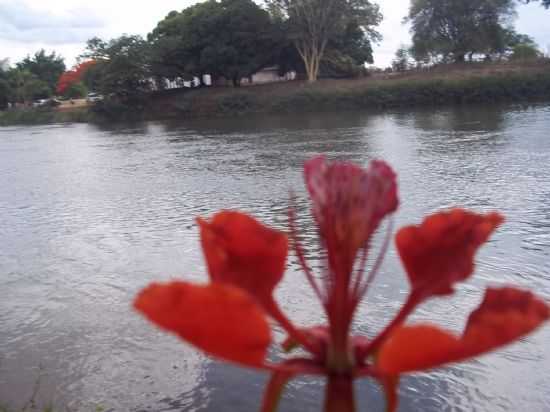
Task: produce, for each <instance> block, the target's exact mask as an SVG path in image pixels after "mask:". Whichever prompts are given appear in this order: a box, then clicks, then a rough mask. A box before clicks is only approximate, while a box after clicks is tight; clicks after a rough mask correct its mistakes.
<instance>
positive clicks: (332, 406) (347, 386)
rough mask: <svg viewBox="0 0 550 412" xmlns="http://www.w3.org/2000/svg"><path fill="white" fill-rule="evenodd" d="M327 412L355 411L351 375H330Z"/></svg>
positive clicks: (326, 402)
mask: <svg viewBox="0 0 550 412" xmlns="http://www.w3.org/2000/svg"><path fill="white" fill-rule="evenodd" d="M325 412H355V397H354V393H353V378H352V377H351V376H350V375H329V376H328V383H327V387H326V394H325Z"/></svg>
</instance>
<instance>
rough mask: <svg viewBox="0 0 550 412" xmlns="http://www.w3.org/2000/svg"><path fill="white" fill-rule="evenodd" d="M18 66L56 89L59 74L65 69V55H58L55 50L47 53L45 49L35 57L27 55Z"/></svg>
mask: <svg viewBox="0 0 550 412" xmlns="http://www.w3.org/2000/svg"><path fill="white" fill-rule="evenodd" d="M16 66H17V68H18V69H19V70H21V71H28V72H30V73H32V74H33V75H34V76H35V77H36V78H37V79H38V80H40V81H41V82H43V83H45V84H46V86H47V87H48V88H49V89H50V90H51V91H53V90H55V86H56V84H57V80H58V79H59V76H61V74H63V72H64V71H65V62H64V59H63V57H61V56H59V55H56V53H55V52H52V53H50V54H46V52H45V51H44V50H43V49H42V50H40V51H38V52H36V53H35V54H34V56H33V57H30V56H27V57H26V58H25V59H23V60H22V61H21V62H19V63H17V65H16ZM50 93H51V92H50ZM50 95H51V94H50Z"/></svg>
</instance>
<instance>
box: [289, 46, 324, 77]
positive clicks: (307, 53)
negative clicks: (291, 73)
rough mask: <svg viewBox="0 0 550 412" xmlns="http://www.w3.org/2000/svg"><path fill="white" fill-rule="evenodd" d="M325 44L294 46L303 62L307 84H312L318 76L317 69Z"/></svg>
mask: <svg viewBox="0 0 550 412" xmlns="http://www.w3.org/2000/svg"><path fill="white" fill-rule="evenodd" d="M325 44H326V42H323V43H322V44H321V45H318V44H315V43H314V44H307V45H306V44H302V45H298V44H297V45H296V49H297V50H298V53H299V54H300V57H301V58H302V60H303V61H304V66H305V68H306V75H307V81H308V83H314V82H316V81H317V77H318V76H319V67H320V64H321V58H322V57H323V53H324V49H325Z"/></svg>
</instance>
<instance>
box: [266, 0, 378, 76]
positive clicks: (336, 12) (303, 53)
mask: <svg viewBox="0 0 550 412" xmlns="http://www.w3.org/2000/svg"><path fill="white" fill-rule="evenodd" d="M267 3H268V5H269V8H270V10H275V11H276V13H277V15H280V16H284V18H285V19H286V22H287V24H288V32H289V35H290V38H291V39H292V41H293V43H294V45H295V47H296V49H297V51H298V53H299V54H300V57H301V58H302V60H303V62H304V67H305V70H306V74H307V78H308V81H310V82H314V81H316V80H317V77H318V75H319V70H320V65H321V61H322V59H323V56H324V54H325V52H326V50H327V47H328V46H329V43H330V42H331V41H335V40H336V39H337V38H338V36H342V34H343V33H345V31H346V29H347V28H348V27H349V25H350V24H351V25H355V26H356V27H359V28H360V30H361V32H362V35H363V41H364V42H368V43H369V44H370V42H371V41H373V40H378V39H380V35H379V33H378V32H376V30H375V29H374V28H375V27H376V26H377V25H378V24H379V23H380V22H381V20H382V15H381V14H380V10H379V7H378V5H377V4H373V3H371V2H370V1H369V0H268V1H267Z"/></svg>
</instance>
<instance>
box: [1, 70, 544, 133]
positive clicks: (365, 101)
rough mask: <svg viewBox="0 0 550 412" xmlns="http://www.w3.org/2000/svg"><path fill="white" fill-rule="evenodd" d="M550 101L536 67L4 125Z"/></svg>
mask: <svg viewBox="0 0 550 412" xmlns="http://www.w3.org/2000/svg"><path fill="white" fill-rule="evenodd" d="M528 101H550V64H549V63H548V62H546V63H542V64H537V65H534V66H511V65H468V66H462V67H461V66H458V67H457V66H447V67H444V68H442V69H436V70H432V71H428V72H408V73H405V74H399V75H379V76H372V77H367V78H362V79H348V80H320V81H318V82H316V83H314V84H307V83H305V82H301V81H294V82H286V83H272V84H267V85H259V86H248V87H241V88H232V87H212V88H204V89H194V90H190V89H179V90H168V91H164V92H159V93H155V94H152V95H151V96H149V97H148V98H147V99H145V100H142V101H140V105H141V106H142V108H143V109H142V110H140V111H136V110H135V109H134V110H127V109H126V108H125V107H124V106H121V105H120V104H116V103H109V102H104V103H103V106H102V107H101V110H98V109H99V108H100V107H98V108H96V110H91V109H88V108H86V107H78V108H75V109H72V110H64V111H55V110H43V109H28V110H24V111H10V112H3V113H2V112H0V125H13V124H27V125H31V124H44V123H62V122H116V121H125V120H133V121H135V120H157V119H170V118H200V117H223V116H241V115H246V114H252V113H304V112H322V111H338V110H383V109H387V108H409V107H410V108H414V107H420V106H438V107H439V106H442V105H463V104H470V103H477V104H479V103H487V104H491V103H497V102H498V103H501V102H528Z"/></svg>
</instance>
